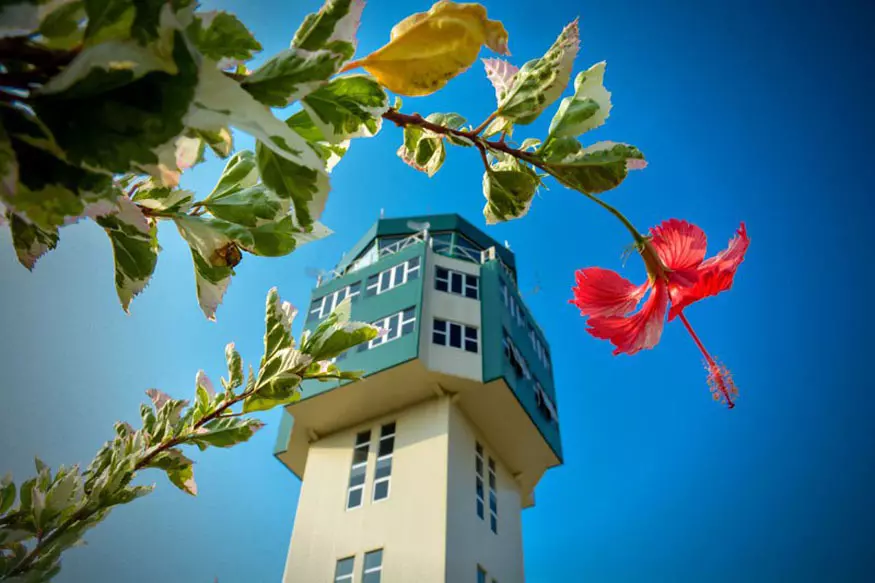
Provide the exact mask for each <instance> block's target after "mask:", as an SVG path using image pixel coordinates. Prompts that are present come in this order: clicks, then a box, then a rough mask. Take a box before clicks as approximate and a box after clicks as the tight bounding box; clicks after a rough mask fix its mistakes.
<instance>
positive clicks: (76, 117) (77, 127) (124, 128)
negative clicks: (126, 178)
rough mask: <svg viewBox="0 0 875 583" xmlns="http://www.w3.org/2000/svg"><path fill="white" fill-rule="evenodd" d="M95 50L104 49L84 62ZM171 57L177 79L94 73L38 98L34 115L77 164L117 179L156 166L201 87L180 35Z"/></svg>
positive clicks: (129, 72) (93, 70)
mask: <svg viewBox="0 0 875 583" xmlns="http://www.w3.org/2000/svg"><path fill="white" fill-rule="evenodd" d="M91 50H93V51H105V50H106V49H105V47H104V45H97V46H95V47H92V48H90V49H86V50H85V51H83V53H81V55H80V56H82V55H85V54H86V53H87V52H88V51H91ZM172 56H173V64H174V66H175V70H176V73H175V74H171V73H169V72H167V71H165V70H157V71H156V70H150V71H149V72H145V71H146V69H148V67H146V68H136V67H135V68H134V69H133V70H132V69H130V68H128V69H124V68H121V69H112V70H107V69H103V68H90V69H88V71H87V74H85V75H84V77H81V78H77V79H76V80H75V82H74V83H73V84H72V85H70V86H69V87H67V88H65V89H64V90H62V91H58V92H54V93H50V94H42V95H38V96H36V97H34V99H33V100H32V101H31V103H32V105H33V109H34V111H35V112H36V114H37V115H38V116H39V118H40V119H42V120H43V121H44V122H45V123H46V125H47V126H48V127H49V128H51V130H52V133H53V134H54V137H55V139H56V140H57V143H58V144H59V145H60V146H61V148H62V149H63V150H64V151H65V152H66V154H67V157H68V159H69V161H70V162H71V163H73V164H76V165H80V164H84V165H87V166H89V167H92V168H102V169H105V170H107V171H110V172H115V173H124V172H127V171H129V170H132V169H135V168H137V167H142V166H146V165H156V164H158V162H159V159H158V154H157V151H158V150H159V149H160V148H162V147H164V146H165V144H167V143H168V142H170V141H171V140H172V139H174V138H176V137H177V136H178V135H179V134H181V133H182V131H183V129H184V127H185V126H184V124H183V117H184V116H185V115H186V114H187V113H188V112H189V106H190V105H191V103H192V98H193V96H194V94H195V87H196V86H197V83H198V75H197V72H198V66H197V65H196V63H195V61H194V60H193V58H192V55H191V54H189V52H188V48H187V46H186V43H185V40H184V38H183V37H182V35H181V34H180V33H176V34H175V35H174V42H173V52H172ZM101 57H102V58H103V59H104V60H111V59H113V58H114V57H113V55H112V54H108V55H103V54H101ZM137 62H139V61H137ZM207 68H208V67H207ZM135 72H136V75H139V74H140V73H144V72H145V74H143V75H142V76H140V77H139V78H137V76H136V75H135Z"/></svg>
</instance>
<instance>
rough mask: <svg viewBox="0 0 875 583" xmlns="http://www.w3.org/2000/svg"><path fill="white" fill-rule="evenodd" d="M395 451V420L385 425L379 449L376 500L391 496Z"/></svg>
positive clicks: (375, 489)
mask: <svg viewBox="0 0 875 583" xmlns="http://www.w3.org/2000/svg"><path fill="white" fill-rule="evenodd" d="M393 451H395V422H394V421H393V422H392V423H387V424H386V425H383V427H382V429H381V430H380V445H379V448H378V450H377V471H376V472H375V473H374V502H379V501H380V500H385V499H386V498H388V497H389V481H390V480H391V479H392V452H393Z"/></svg>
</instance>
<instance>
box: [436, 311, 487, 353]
mask: <svg viewBox="0 0 875 583" xmlns="http://www.w3.org/2000/svg"><path fill="white" fill-rule="evenodd" d="M441 328H442V329H441ZM454 331H455V332H458V337H459V346H456V345H454V344H452V338H453V333H454ZM472 336H473V338H472ZM438 338H443V340H442V341H439V340H438ZM431 343H432V344H435V345H437V346H443V347H446V348H455V349H458V350H462V351H464V352H469V353H471V354H480V328H478V327H476V326H470V325H468V324H462V323H461V322H454V321H452V320H444V319H443V318H433V319H432V323H431ZM469 343H473V346H474V350H469Z"/></svg>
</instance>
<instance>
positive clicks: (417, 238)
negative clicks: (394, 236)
mask: <svg viewBox="0 0 875 583" xmlns="http://www.w3.org/2000/svg"><path fill="white" fill-rule="evenodd" d="M425 241H430V240H429V236H428V229H424V230H422V231H418V232H416V233H413V234H412V235H410V236H409V237H405V238H403V239H400V240H398V241H395V242H394V243H392V244H391V245H386V246H385V247H383V248H382V249H379V250H378V251H377V253H376V257H374V258H373V259H372V260H371V261H361V259H359V260H356V261H353V262H352V263H350V265H349V267H347V268H346V269H345V270H337V269H332V270H331V271H328V272H326V273H323V274H322V275H320V276H319V277H318V278H316V287H319V286H320V285H322V284H323V283H328V282H329V281H332V280H334V279H337V278H338V277H343V276H344V275H346V274H348V273H352V272H354V271H357V270H359V269H361V268H362V267H366V266H368V265H370V264H372V263H374V262H376V261H378V260H380V259H382V258H383V257H389V256H390V255H394V254H395V253H398V252H399V251H402V250H404V249H407V248H408V247H410V246H411V245H415V244H416V243H420V242H425ZM379 243H380V242H379V239H378V240H377V242H376V243H375V244H376V245H377V247H378V248H379Z"/></svg>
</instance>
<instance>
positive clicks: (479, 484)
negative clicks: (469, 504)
mask: <svg viewBox="0 0 875 583" xmlns="http://www.w3.org/2000/svg"><path fill="white" fill-rule="evenodd" d="M476 490H477V496H479V497H480V498H483V480H481V479H480V477H479V476H478V477H477V487H476Z"/></svg>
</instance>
